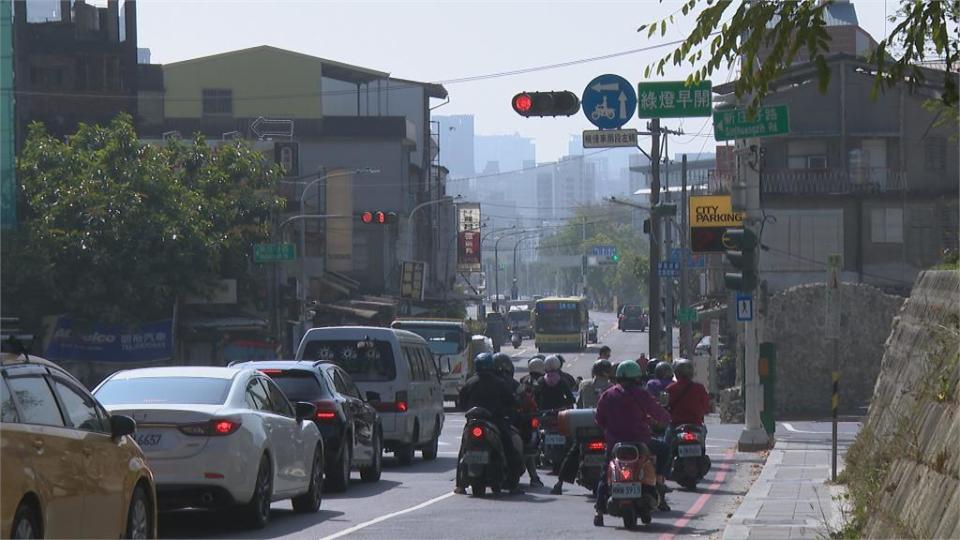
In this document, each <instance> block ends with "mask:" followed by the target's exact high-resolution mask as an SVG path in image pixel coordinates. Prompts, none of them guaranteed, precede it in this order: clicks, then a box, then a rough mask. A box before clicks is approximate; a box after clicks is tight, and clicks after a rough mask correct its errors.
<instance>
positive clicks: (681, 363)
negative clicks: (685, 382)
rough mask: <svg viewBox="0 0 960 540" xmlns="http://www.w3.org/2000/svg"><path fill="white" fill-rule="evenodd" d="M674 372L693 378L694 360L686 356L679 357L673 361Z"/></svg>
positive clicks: (679, 375)
mask: <svg viewBox="0 0 960 540" xmlns="http://www.w3.org/2000/svg"><path fill="white" fill-rule="evenodd" d="M673 372H674V373H676V374H677V377H683V378H685V379H692V378H693V362H691V361H689V360H687V359H686V358H677V359H676V360H675V361H674V362H673Z"/></svg>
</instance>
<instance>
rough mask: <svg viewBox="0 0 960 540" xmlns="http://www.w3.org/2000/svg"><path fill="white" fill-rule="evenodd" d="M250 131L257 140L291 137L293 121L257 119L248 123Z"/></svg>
mask: <svg viewBox="0 0 960 540" xmlns="http://www.w3.org/2000/svg"><path fill="white" fill-rule="evenodd" d="M250 131H252V132H253V134H254V135H256V136H257V138H258V139H262V138H264V137H270V136H274V137H291V138H292V137H293V120H280V119H270V118H264V117H262V116H260V117H258V118H257V119H256V120H254V121H253V122H251V123H250Z"/></svg>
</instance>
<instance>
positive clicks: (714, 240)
mask: <svg viewBox="0 0 960 540" xmlns="http://www.w3.org/2000/svg"><path fill="white" fill-rule="evenodd" d="M728 227H729V228H733V227H743V214H742V213H740V212H734V211H733V204H732V203H731V201H730V196H729V195H697V196H691V197H690V251H692V252H694V253H711V252H722V251H724V248H723V233H725V232H727V228H728Z"/></svg>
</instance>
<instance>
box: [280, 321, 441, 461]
mask: <svg viewBox="0 0 960 540" xmlns="http://www.w3.org/2000/svg"><path fill="white" fill-rule="evenodd" d="M296 359H297V360H310V361H317V360H322V361H327V362H333V363H335V364H337V365H338V366H340V367H341V368H343V370H344V371H346V372H347V373H349V374H350V376H351V377H352V378H353V381H354V382H355V383H356V384H357V387H358V388H359V389H360V391H361V392H363V393H364V394H365V397H366V399H367V400H368V401H369V402H370V404H371V405H373V407H374V408H375V409H377V411H379V412H380V419H381V423H382V426H383V445H384V448H385V449H386V450H388V451H392V452H393V453H394V455H395V456H396V457H397V459H398V460H400V462H401V463H410V462H411V461H413V454H414V451H416V450H420V451H421V453H422V454H423V459H426V460H433V459H436V458H437V449H438V446H439V439H440V431H441V430H442V429H443V390H442V388H441V386H440V375H439V373H438V372H437V367H436V364H435V363H434V360H433V353H431V352H430V348H429V347H428V345H427V342H426V341H424V339H423V338H422V337H420V336H418V335H417V334H414V333H413V332H407V331H405V330H395V329H392V328H379V327H372V326H331V327H327V328H311V329H310V330H308V331H307V333H306V334H305V335H304V336H303V339H302V340H301V341H300V347H299V348H298V349H297V356H296Z"/></svg>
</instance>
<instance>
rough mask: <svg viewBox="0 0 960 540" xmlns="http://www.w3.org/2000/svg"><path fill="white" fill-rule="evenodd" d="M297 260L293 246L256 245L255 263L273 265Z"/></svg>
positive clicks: (254, 249)
mask: <svg viewBox="0 0 960 540" xmlns="http://www.w3.org/2000/svg"><path fill="white" fill-rule="evenodd" d="M295 258H296V250H294V249H293V244H254V245H253V262H255V263H272V262H282V261H292V260H293V259H295Z"/></svg>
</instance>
